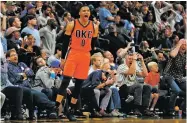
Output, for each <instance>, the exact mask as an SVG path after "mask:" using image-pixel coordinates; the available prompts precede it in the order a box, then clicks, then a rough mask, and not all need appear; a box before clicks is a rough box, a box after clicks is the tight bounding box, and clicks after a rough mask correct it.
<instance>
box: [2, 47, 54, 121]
mask: <svg viewBox="0 0 187 123" xmlns="http://www.w3.org/2000/svg"><path fill="white" fill-rule="evenodd" d="M6 57H7V59H8V60H9V63H8V78H9V80H10V82H11V83H12V84H13V85H18V86H20V87H22V88H23V89H24V90H27V91H31V94H33V102H34V105H36V106H38V108H39V109H41V110H43V109H48V110H49V118H56V113H55V112H54V111H55V102H52V101H50V100H49V99H48V97H47V96H46V95H45V94H44V93H41V92H39V91H36V90H34V89H31V87H32V86H31V84H30V82H31V78H30V77H31V76H33V75H34V74H33V71H32V70H31V69H30V68H28V67H27V65H26V64H24V63H23V62H20V63H18V54H17V53H16V51H15V50H14V49H11V50H9V51H8V52H7V54H6Z"/></svg>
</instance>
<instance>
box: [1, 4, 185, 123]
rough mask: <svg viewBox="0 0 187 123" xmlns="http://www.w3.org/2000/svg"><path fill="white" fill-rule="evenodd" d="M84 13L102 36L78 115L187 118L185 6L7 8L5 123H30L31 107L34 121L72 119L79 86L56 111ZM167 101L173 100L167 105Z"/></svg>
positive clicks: (3, 37)
mask: <svg viewBox="0 0 187 123" xmlns="http://www.w3.org/2000/svg"><path fill="white" fill-rule="evenodd" d="M82 5H87V6H88V7H89V8H90V12H91V17H90V20H92V21H93V22H94V23H96V24H99V27H100V28H99V31H100V32H99V36H98V39H97V43H96V46H95V48H94V51H93V52H91V55H92V56H91V61H90V70H89V73H88V78H87V79H86V80H85V81H84V82H83V84H82V91H81V96H80V97H79V100H78V103H77V105H76V107H77V110H76V111H75V112H74V114H76V115H81V114H82V112H83V111H84V110H85V109H87V111H89V112H90V113H91V116H92V117H124V116H126V114H133V115H137V116H142V115H145V116H150V117H153V116H155V115H156V114H155V107H159V105H164V103H165V104H166V107H165V109H164V111H165V113H166V114H167V115H169V116H175V115H176V112H175V107H176V106H178V107H179V110H182V113H183V114H184V115H186V68H187V67H186V42H187V33H186V27H187V26H186V22H187V11H186V8H185V7H186V3H185V1H184V2H180V1H172V2H165V1H161V2H160V1H153V2H152V1H143V2H142V1H141V2H140V1H115V2H112V1H110V2H106V1H101V2H99V1H85V2H79V1H76V2H69V1H67V2H65V1H58V2H54V1H47V2H44V1H35V2H32V1H16V2H13V1H1V13H0V17H1V30H0V38H1V42H0V59H1V92H0V94H1V96H0V99H1V107H0V108H1V118H3V117H5V116H6V114H7V112H8V111H10V112H11V118H10V119H13V120H14V119H15V120H23V119H25V118H24V117H23V112H22V110H23V106H24V105H26V109H28V116H27V117H26V118H27V119H30V120H34V119H36V118H40V114H42V113H43V112H44V111H46V114H47V118H51V119H53V118H63V117H64V116H65V115H66V111H67V110H68V104H69V103H70V99H71V96H72V92H73V89H74V85H75V84H74V80H73V78H72V81H71V83H70V84H69V86H68V88H67V90H66V91H67V93H68V94H67V100H66V102H62V104H61V105H60V107H59V108H58V109H57V108H56V106H55V101H56V96H57V94H58V91H59V90H58V89H59V87H60V85H61V81H62V79H63V69H61V68H62V67H61V66H62V65H63V64H64V62H65V60H64V59H62V57H61V56H62V54H63V49H62V46H63V36H64V31H65V30H66V26H67V24H68V23H69V22H71V21H74V20H75V19H76V18H78V17H79V13H78V12H79V7H80V6H82ZM80 72H81V71H80ZM161 97H168V98H167V100H164V103H163V102H162V103H163V104H161V101H159V99H160V98H161ZM179 98H180V99H181V100H182V101H180V103H178V101H177V100H178V99H179ZM159 103H160V104H159ZM130 104H131V105H132V106H131V107H130V109H129V105H130ZM85 105H86V106H85ZM36 107H37V110H38V113H37V115H35V110H36ZM83 109H84V110H83ZM127 109H129V110H127ZM160 110H161V109H160Z"/></svg>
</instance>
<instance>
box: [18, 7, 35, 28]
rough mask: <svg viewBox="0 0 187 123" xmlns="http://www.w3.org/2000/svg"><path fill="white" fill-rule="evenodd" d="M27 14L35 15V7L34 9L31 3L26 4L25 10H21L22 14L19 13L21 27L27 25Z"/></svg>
mask: <svg viewBox="0 0 187 123" xmlns="http://www.w3.org/2000/svg"><path fill="white" fill-rule="evenodd" d="M28 15H34V16H35V15H36V9H35V6H34V5H33V4H30V3H29V4H27V5H26V10H24V11H23V12H22V15H21V19H20V20H21V22H22V24H21V28H22V29H23V28H24V27H26V26H27V16H28Z"/></svg>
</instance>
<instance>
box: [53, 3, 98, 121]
mask: <svg viewBox="0 0 187 123" xmlns="http://www.w3.org/2000/svg"><path fill="white" fill-rule="evenodd" d="M79 15H80V18H79V19H76V20H75V21H72V22H70V23H69V24H68V25H67V27H66V31H65V36H64V39H63V40H64V43H63V51H62V53H63V56H62V57H63V59H65V57H66V60H65V64H64V68H63V70H64V71H63V74H64V78H63V81H62V84H61V86H60V89H59V94H58V95H57V98H56V102H57V105H59V103H61V102H62V100H63V99H66V88H67V87H68V85H69V82H70V80H71V79H72V77H74V79H75V89H74V91H73V92H72V96H73V97H72V99H71V105H70V108H71V109H74V108H75V104H76V103H77V99H78V96H79V94H80V90H81V85H82V82H83V81H84V80H85V79H87V76H88V70H89V65H90V51H91V50H93V49H94V46H95V42H96V40H97V36H98V24H94V23H93V22H92V21H90V20H89V17H90V9H89V7H87V6H83V7H81V8H80V11H79ZM70 38H71V43H70V46H69V47H70V48H69V51H68V53H67V55H66V52H67V49H68V45H69V42H70ZM67 118H68V119H69V120H70V121H75V120H76V118H75V117H74V116H73V115H72V114H71V112H70V111H68V112H67Z"/></svg>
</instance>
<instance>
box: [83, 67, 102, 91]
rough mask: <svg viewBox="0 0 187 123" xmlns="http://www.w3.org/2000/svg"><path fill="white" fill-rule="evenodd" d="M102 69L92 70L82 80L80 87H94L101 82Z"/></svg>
mask: <svg viewBox="0 0 187 123" xmlns="http://www.w3.org/2000/svg"><path fill="white" fill-rule="evenodd" d="M102 72H103V71H102V70H96V71H93V72H92V73H91V74H90V75H89V76H88V78H87V79H86V80H85V81H84V82H83V84H82V88H87V87H89V88H93V89H94V88H96V87H97V86H98V85H99V84H100V83H101V82H102Z"/></svg>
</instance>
